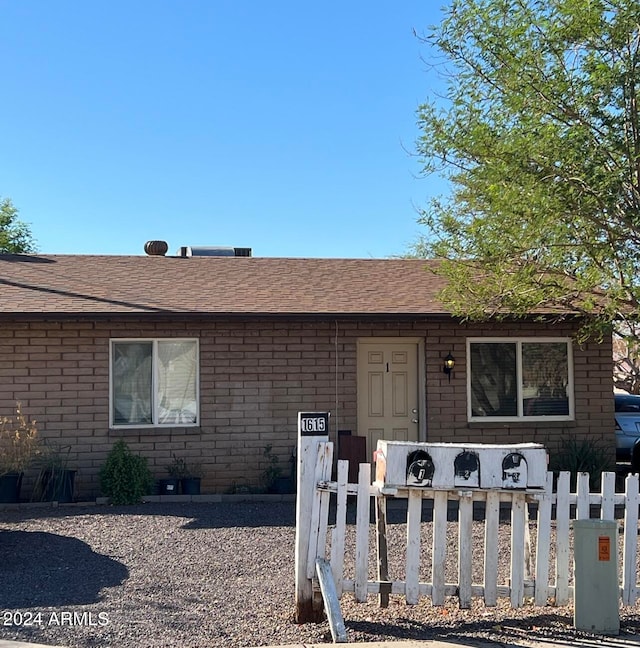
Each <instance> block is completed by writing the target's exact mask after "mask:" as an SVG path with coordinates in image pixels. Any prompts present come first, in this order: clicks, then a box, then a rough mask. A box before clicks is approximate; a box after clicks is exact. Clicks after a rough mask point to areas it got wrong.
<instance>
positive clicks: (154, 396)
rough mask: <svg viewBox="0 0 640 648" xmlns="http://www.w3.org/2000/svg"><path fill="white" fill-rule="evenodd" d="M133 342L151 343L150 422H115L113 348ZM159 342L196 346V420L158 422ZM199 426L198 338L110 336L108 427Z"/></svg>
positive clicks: (123, 428) (124, 428)
mask: <svg viewBox="0 0 640 648" xmlns="http://www.w3.org/2000/svg"><path fill="white" fill-rule="evenodd" d="M127 342H134V343H140V344H145V343H151V367H152V371H151V401H152V412H151V416H152V419H153V421H155V422H152V423H116V422H115V421H114V417H113V413H114V412H113V408H114V394H113V388H114V384H113V382H114V380H113V378H114V376H113V373H114V372H113V360H114V349H115V345H116V344H121V343H127ZM161 342H192V343H195V346H196V377H195V398H196V420H195V422H193V423H158V422H157V421H158V406H159V398H158V386H159V378H158V346H159V343H161ZM199 426H200V340H199V339H198V338H190V337H179V338H177V337H176V338H173V337H168V338H167V337H159V338H148V337H141V338H129V337H127V338H110V339H109V428H110V429H114V430H127V429H129V430H131V429H141V428H144V429H154V428H177V427H181V428H186V427H199Z"/></svg>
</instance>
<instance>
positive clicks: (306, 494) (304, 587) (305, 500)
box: [295, 412, 329, 623]
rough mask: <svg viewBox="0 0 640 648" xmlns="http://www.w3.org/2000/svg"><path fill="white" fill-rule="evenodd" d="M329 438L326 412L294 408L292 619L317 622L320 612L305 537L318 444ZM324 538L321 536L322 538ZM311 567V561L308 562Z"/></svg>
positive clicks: (310, 511)
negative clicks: (296, 431) (296, 424)
mask: <svg viewBox="0 0 640 648" xmlns="http://www.w3.org/2000/svg"><path fill="white" fill-rule="evenodd" d="M328 440H329V413H328V412H298V470H297V498H296V551H295V573H296V595H295V596H296V612H295V620H296V623H317V622H320V621H323V620H324V612H323V610H322V609H320V610H318V609H317V608H315V607H314V605H313V586H312V581H311V579H310V578H309V577H308V575H307V572H308V571H309V565H308V554H309V540H310V535H311V532H312V530H311V526H312V517H313V516H312V512H313V499H314V494H315V491H316V460H317V456H318V446H319V444H320V443H323V442H327V441H328ZM323 541H324V539H323ZM312 568H313V569H314V570H315V565H312Z"/></svg>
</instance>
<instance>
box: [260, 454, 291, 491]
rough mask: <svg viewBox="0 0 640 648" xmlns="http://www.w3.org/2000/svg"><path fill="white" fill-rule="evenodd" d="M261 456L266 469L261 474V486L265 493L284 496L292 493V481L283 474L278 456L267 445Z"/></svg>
mask: <svg viewBox="0 0 640 648" xmlns="http://www.w3.org/2000/svg"><path fill="white" fill-rule="evenodd" d="M262 456H263V457H264V458H265V459H266V462H267V467H266V468H265V469H264V471H263V472H262V484H263V486H264V488H265V490H266V492H267V493H278V494H281V495H282V494H285V493H291V492H292V480H291V478H290V477H287V476H285V475H284V474H283V471H282V468H281V467H280V460H279V458H278V455H276V454H275V453H274V452H273V446H272V445H271V444H270V443H269V444H267V445H266V446H265V448H264V451H263V452H262Z"/></svg>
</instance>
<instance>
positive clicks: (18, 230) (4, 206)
mask: <svg viewBox="0 0 640 648" xmlns="http://www.w3.org/2000/svg"><path fill="white" fill-rule="evenodd" d="M35 251H36V246H35V241H34V239H33V236H32V234H31V230H30V228H29V226H28V225H27V224H26V223H24V222H22V221H21V220H19V219H18V210H17V209H16V208H15V207H14V206H13V203H12V202H11V200H10V199H9V198H4V199H0V253H2V254H26V253H29V252H35Z"/></svg>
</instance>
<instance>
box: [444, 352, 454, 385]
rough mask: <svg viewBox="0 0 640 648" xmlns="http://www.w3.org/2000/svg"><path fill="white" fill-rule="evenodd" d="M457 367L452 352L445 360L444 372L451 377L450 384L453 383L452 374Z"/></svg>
mask: <svg viewBox="0 0 640 648" xmlns="http://www.w3.org/2000/svg"><path fill="white" fill-rule="evenodd" d="M455 366H456V359H455V358H454V357H453V356H452V355H451V352H449V353H448V354H447V357H446V358H445V359H444V365H443V367H442V371H443V372H444V373H446V374H447V376H449V382H451V372H452V371H453V368H454V367H455Z"/></svg>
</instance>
